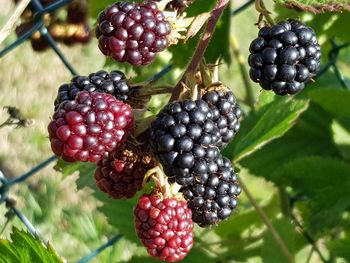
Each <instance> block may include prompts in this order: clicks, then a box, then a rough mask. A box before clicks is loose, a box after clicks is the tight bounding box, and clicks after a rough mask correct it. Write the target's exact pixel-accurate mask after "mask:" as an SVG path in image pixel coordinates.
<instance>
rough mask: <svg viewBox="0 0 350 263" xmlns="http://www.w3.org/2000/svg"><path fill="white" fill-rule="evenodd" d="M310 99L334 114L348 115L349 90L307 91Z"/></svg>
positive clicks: (349, 113) (349, 111) (349, 112)
mask: <svg viewBox="0 0 350 263" xmlns="http://www.w3.org/2000/svg"><path fill="white" fill-rule="evenodd" d="M309 96H310V98H311V100H312V101H314V102H316V103H317V104H319V105H320V106H321V107H322V108H323V109H325V110H326V111H328V112H330V113H331V114H333V115H334V116H339V117H344V116H348V117H350V107H349V102H350V90H345V89H317V90H313V91H312V92H310V93H309Z"/></svg>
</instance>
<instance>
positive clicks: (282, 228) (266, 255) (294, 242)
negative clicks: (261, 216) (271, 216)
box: [261, 218, 306, 263]
mask: <svg viewBox="0 0 350 263" xmlns="http://www.w3.org/2000/svg"><path fill="white" fill-rule="evenodd" d="M272 225H273V226H274V228H275V229H276V231H277V232H278V234H279V235H280V237H281V239H282V240H283V242H284V244H285V245H286V247H287V248H288V250H289V252H290V253H291V254H292V255H294V254H296V252H297V251H299V250H300V249H301V248H302V247H304V246H305V245H306V241H305V240H304V238H303V237H302V236H301V235H300V234H299V233H298V232H297V231H296V230H295V227H294V226H293V225H292V224H291V222H290V220H288V219H286V218H280V219H276V220H274V221H272ZM261 256H262V258H263V261H264V262H268V263H280V262H288V260H287V258H286V256H285V255H284V254H283V252H282V251H281V248H280V246H278V244H277V243H276V240H275V239H274V238H273V236H272V234H271V232H270V231H268V230H266V232H265V234H264V237H263V245H262V248H261Z"/></svg>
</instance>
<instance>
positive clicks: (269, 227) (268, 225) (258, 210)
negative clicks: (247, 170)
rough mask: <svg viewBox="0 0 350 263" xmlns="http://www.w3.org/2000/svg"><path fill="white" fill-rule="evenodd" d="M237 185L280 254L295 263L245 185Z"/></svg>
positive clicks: (241, 183) (290, 262) (240, 182)
mask: <svg viewBox="0 0 350 263" xmlns="http://www.w3.org/2000/svg"><path fill="white" fill-rule="evenodd" d="M239 184H240V186H241V187H242V189H243V192H245V194H246V195H247V197H248V199H249V202H250V203H251V204H252V205H253V206H254V208H255V210H256V211H257V212H258V214H259V216H260V217H261V219H262V221H263V222H264V224H265V225H266V227H267V229H268V230H269V231H270V232H271V234H272V237H273V238H274V239H275V241H276V243H277V245H278V246H279V248H280V249H281V251H282V253H283V254H284V255H285V257H286V259H287V260H288V262H289V263H295V260H294V257H293V255H292V254H291V253H290V251H289V249H288V248H287V246H286V244H285V243H284V241H283V239H282V238H281V236H280V235H279V234H278V232H277V230H276V229H275V227H274V226H273V225H272V223H271V221H270V219H269V218H268V216H267V215H266V214H265V212H264V210H262V208H261V207H260V206H259V204H258V203H257V202H256V200H255V198H254V197H253V195H252V194H251V193H250V191H249V190H248V189H247V187H246V186H245V184H244V183H243V182H242V181H241V180H239Z"/></svg>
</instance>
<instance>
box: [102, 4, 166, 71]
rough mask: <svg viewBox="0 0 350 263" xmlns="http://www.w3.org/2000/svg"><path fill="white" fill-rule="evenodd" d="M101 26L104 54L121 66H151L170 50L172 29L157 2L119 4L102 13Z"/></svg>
mask: <svg viewBox="0 0 350 263" xmlns="http://www.w3.org/2000/svg"><path fill="white" fill-rule="evenodd" d="M97 22H98V25H97V27H96V37H97V38H98V43H99V45H98V46H99V48H100V50H101V52H102V53H103V54H104V55H106V56H109V57H112V58H113V59H115V60H116V61H118V62H128V63H130V64H132V65H134V66H140V65H147V64H150V63H151V62H152V61H153V60H154V59H155V56H156V53H158V52H161V51H163V50H164V49H165V48H167V47H168V46H169V41H168V37H169V35H170V33H171V30H172V29H171V25H170V23H169V22H168V21H167V20H166V18H165V16H164V14H163V12H162V11H160V10H158V8H157V5H156V3H155V2H153V1H145V2H142V3H132V2H117V3H115V4H112V5H110V6H108V7H107V8H106V9H105V10H104V11H103V12H101V13H100V15H99V16H98V19H97Z"/></svg>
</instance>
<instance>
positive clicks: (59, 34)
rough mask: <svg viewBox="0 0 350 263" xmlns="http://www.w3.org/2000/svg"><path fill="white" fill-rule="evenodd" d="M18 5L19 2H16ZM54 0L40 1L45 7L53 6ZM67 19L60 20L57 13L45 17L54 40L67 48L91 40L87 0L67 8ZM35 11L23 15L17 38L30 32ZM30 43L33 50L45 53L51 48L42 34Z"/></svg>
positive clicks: (33, 38) (29, 8)
mask: <svg viewBox="0 0 350 263" xmlns="http://www.w3.org/2000/svg"><path fill="white" fill-rule="evenodd" d="M14 2H15V3H16V4H17V2H18V1H17V0H15V1H14ZM53 2H54V1H53V0H40V3H41V4H42V6H43V7H46V6H48V5H50V4H52V3H53ZM66 10H67V17H66V20H65V21H63V20H62V19H59V18H58V16H57V14H56V13H55V12H53V13H50V14H47V15H45V17H44V20H45V24H46V27H47V29H48V32H49V33H50V35H51V36H52V37H53V39H54V40H56V41H58V42H61V43H64V44H66V45H67V46H70V45H73V44H76V43H80V44H85V43H87V42H89V41H90V39H91V32H90V28H89V24H88V16H87V13H88V10H87V2H86V1H85V0H82V1H76V2H73V3H71V4H69V5H68V6H67V7H66ZM34 12H35V11H33V10H31V6H30V5H29V7H28V8H27V9H26V10H25V11H24V12H23V13H22V15H21V20H22V23H21V24H20V25H19V26H17V27H16V34H17V36H18V37H19V36H22V35H23V34H24V33H26V32H27V31H29V30H30V29H31V28H32V27H33V25H34V23H33V19H34V18H33V14H34ZM30 42H31V45H32V48H33V50H35V51H44V50H46V49H47V48H48V47H49V44H48V43H47V42H46V41H45V40H44V39H43V37H42V36H41V34H40V32H35V33H34V34H33V35H32V36H31V38H30Z"/></svg>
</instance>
